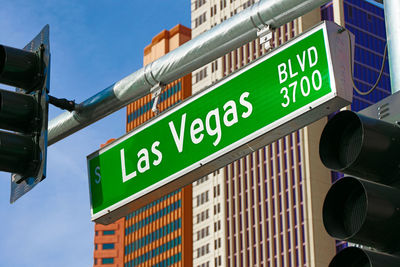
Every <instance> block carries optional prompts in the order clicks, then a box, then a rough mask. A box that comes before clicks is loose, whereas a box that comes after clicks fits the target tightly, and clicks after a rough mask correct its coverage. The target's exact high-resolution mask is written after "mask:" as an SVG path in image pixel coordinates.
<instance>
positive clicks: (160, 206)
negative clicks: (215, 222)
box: [94, 25, 193, 267]
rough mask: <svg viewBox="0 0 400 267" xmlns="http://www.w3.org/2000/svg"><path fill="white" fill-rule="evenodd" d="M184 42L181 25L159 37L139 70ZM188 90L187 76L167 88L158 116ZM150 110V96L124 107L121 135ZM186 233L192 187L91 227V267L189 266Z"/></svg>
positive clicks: (149, 115)
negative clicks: (93, 248) (123, 125)
mask: <svg viewBox="0 0 400 267" xmlns="http://www.w3.org/2000/svg"><path fill="white" fill-rule="evenodd" d="M190 39H191V30H190V29H189V28H186V27H184V26H182V25H177V26H175V27H173V28H172V29H171V30H169V31H167V30H164V31H162V32H160V33H159V34H157V35H156V36H155V37H154V38H153V39H152V42H151V44H150V45H148V46H147V47H146V48H145V49H144V58H143V64H144V65H146V64H149V63H151V62H152V61H154V60H156V59H158V58H159V57H161V56H163V55H165V54H167V53H168V52H170V51H171V50H173V49H175V48H177V47H178V46H180V45H182V44H183V43H185V42H187V41H188V40H190ZM191 85H192V79H191V74H188V75H186V76H185V77H182V78H180V79H178V80H176V81H174V82H172V83H170V84H168V85H167V86H166V87H165V88H164V89H163V90H162V92H161V95H160V99H159V105H158V108H159V110H160V112H162V111H164V110H166V109H168V108H169V107H171V106H174V105H175V104H177V103H179V102H180V101H182V100H183V99H185V98H186V97H188V96H190V95H191V93H192V86H191ZM152 107H153V100H152V98H151V95H147V96H144V97H142V98H141V99H138V100H136V101H135V102H133V103H131V104H129V105H128V107H127V123H126V131H127V132H129V131H131V130H133V129H134V128H135V127H137V126H139V125H140V124H142V123H144V122H146V121H147V120H149V119H150V118H152V117H154V116H155V114H154V113H153V111H152V110H151V109H152ZM110 141H111V140H110ZM192 228H193V227H192V185H188V186H186V187H184V188H182V189H179V190H177V191H175V192H173V193H170V194H168V195H166V196H163V197H162V198H161V199H159V200H157V201H154V202H152V203H150V204H148V205H146V206H144V207H142V208H140V209H138V210H136V211H133V212H132V213H130V214H128V215H127V216H126V217H125V218H121V219H120V220H118V221H117V222H115V223H113V224H110V225H107V226H105V225H100V224H96V225H95V233H96V234H95V238H94V243H95V251H94V266H96V267H98V266H107V267H110V266H114V267H122V266H123V267H131V266H157V267H158V266H192V263H193V248H192V246H193V240H192V236H193V234H192V231H193V230H192Z"/></svg>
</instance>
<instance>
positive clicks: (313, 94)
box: [88, 22, 352, 224]
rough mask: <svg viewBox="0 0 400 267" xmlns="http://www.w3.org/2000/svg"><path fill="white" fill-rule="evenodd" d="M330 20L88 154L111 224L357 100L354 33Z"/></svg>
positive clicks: (98, 202)
mask: <svg viewBox="0 0 400 267" xmlns="http://www.w3.org/2000/svg"><path fill="white" fill-rule="evenodd" d="M339 29H340V27H339V26H337V25H336V24H333V23H331V22H324V23H322V24H320V25H318V26H316V27H315V28H313V29H311V30H310V31H308V32H306V33H304V34H302V35H301V36H299V37H297V38H295V39H293V40H292V41H290V42H289V43H286V44H284V45H282V46H281V47H279V48H278V49H276V50H274V51H272V52H271V53H269V54H267V55H266V56H264V57H262V58H260V59H258V60H257V61H255V62H254V63H251V64H249V65H248V66H246V67H244V68H243V69H241V70H239V71H237V72H236V73H234V74H232V75H230V76H228V77H227V78H226V79H224V80H222V81H221V82H219V83H217V84H215V85H213V86H211V87H209V88H208V89H206V90H204V91H203V92H201V93H199V94H197V95H194V96H192V97H191V98H189V99H188V100H186V101H184V102H183V103H181V104H180V105H177V106H175V107H174V108H172V109H170V110H169V111H167V112H165V113H163V114H161V115H160V116H158V117H157V118H156V119H153V120H151V121H149V122H148V123H146V124H143V125H141V126H140V127H138V128H137V129H135V130H134V131H132V132H130V133H128V134H126V135H125V136H123V137H121V138H119V139H118V140H116V141H115V142H113V143H111V144H109V145H107V146H105V147H104V148H102V149H100V150H98V151H96V152H94V153H93V154H91V155H89V156H88V174H89V186H90V197H91V210H92V220H94V221H96V222H98V223H102V224H108V223H111V222H113V221H115V220H117V219H118V218H121V217H123V216H125V215H127V214H128V213H129V212H132V211H133V210H135V209H138V208H140V207H141V206H143V205H145V204H147V203H149V202H150V201H153V200H156V199H158V198H160V197H161V196H163V195H164V194H167V193H169V192H172V191H173V190H176V189H178V188H181V187H183V186H185V185H187V184H190V183H192V182H193V181H195V180H197V179H199V178H201V177H202V176H204V175H207V174H209V173H211V172H213V171H215V170H217V169H218V168H221V167H223V166H225V165H227V164H228V163H230V162H232V161H234V160H236V159H239V158H241V157H243V156H244V155H247V154H249V153H251V152H252V151H255V150H257V149H258V148H261V147H263V146H265V145H267V144H269V143H271V142H273V141H275V140H277V139H279V138H281V137H283V136H285V135H287V134H289V133H291V132H293V131H295V130H298V129H299V128H301V127H303V126H305V125H308V124H310V123H311V122H314V121H316V120H318V119H320V118H322V117H323V116H326V115H328V114H330V113H332V112H334V111H336V110H338V109H339V108H341V107H344V106H346V105H348V104H350V103H351V98H352V81H351V75H350V60H349V58H350V45H349V35H348V34H347V33H339V31H338V30H339Z"/></svg>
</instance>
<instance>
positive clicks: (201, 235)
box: [197, 226, 210, 240]
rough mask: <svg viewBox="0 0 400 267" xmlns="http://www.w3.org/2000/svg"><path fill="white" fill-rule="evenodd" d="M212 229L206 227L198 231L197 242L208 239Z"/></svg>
mask: <svg viewBox="0 0 400 267" xmlns="http://www.w3.org/2000/svg"><path fill="white" fill-rule="evenodd" d="M209 230H210V227H209V226H207V227H204V228H202V229H200V230H199V231H197V240H200V239H203V238H204V237H207V236H208V235H209V234H210V231H209Z"/></svg>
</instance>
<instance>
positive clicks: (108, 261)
mask: <svg viewBox="0 0 400 267" xmlns="http://www.w3.org/2000/svg"><path fill="white" fill-rule="evenodd" d="M101 264H114V258H102V259H101Z"/></svg>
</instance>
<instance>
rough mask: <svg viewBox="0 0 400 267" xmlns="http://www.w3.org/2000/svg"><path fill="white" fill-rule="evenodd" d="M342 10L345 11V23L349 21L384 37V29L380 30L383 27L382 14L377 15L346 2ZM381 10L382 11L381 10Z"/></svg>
mask: <svg viewBox="0 0 400 267" xmlns="http://www.w3.org/2000/svg"><path fill="white" fill-rule="evenodd" d="M344 10H345V11H346V12H345V19H346V24H347V23H349V22H350V23H352V24H355V25H357V26H358V27H361V28H363V29H365V30H367V31H369V32H371V33H375V34H377V35H379V36H380V37H382V38H384V37H385V31H384V30H382V29H385V20H384V19H383V16H379V15H377V14H374V13H372V12H369V11H366V10H364V9H361V8H359V7H357V6H355V5H352V4H350V3H346V2H345V4H344ZM381 12H382V13H383V11H381ZM382 15H383V14H382ZM346 26H347V25H346Z"/></svg>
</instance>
